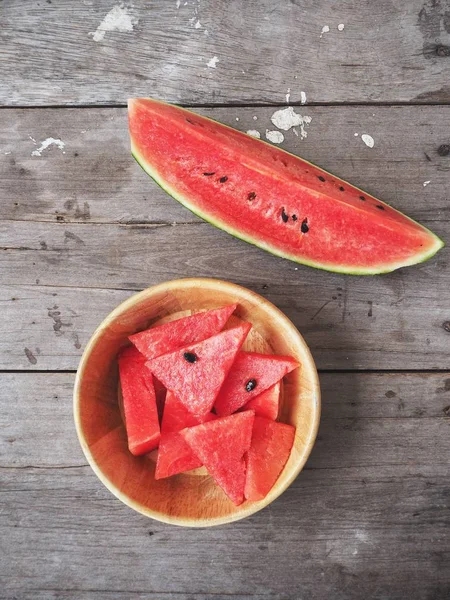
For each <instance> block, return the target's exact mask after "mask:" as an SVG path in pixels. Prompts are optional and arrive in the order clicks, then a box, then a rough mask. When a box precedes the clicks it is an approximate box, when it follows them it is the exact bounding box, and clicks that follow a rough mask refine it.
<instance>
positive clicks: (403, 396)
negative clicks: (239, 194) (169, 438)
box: [0, 0, 450, 600]
mask: <svg viewBox="0 0 450 600" xmlns="http://www.w3.org/2000/svg"><path fill="white" fill-rule="evenodd" d="M111 11H112V12H111ZM107 15H109V16H107ZM342 24H343V25H344V28H343V29H342ZM339 25H341V26H340V27H338V26H339ZM327 27H328V28H329V31H326V29H327ZM324 28H325V29H324ZM106 29H108V30H107V31H106ZM0 39H1V46H0V53H1V62H0V70H1V83H0V103H1V109H0V197H1V202H0V236H1V240H2V241H1V243H0V250H1V251H0V261H1V264H0V301H1V309H2V313H1V324H2V326H1V336H0V369H1V372H0V403H1V405H0V477H1V481H0V492H1V495H0V499H1V505H0V545H1V551H0V598H2V599H3V600H7V599H8V600H13V599H15V600H47V599H48V600H57V599H58V600H59V599H64V600H66V599H67V600H69V599H70V600H91V599H92V600H124V599H128V598H130V599H136V600H137V599H140V600H144V599H145V600H147V599H148V600H192V599H199V600H207V599H208V600H209V599H214V600H218V599H221V598H224V599H229V600H230V599H233V600H266V599H267V600H300V599H302V600H305V599H308V600H310V599H312V600H322V599H327V598H333V599H334V600H347V599H351V600H359V599H363V598H364V599H374V600H404V599H405V598H409V599H412V600H444V599H448V598H449V597H450V570H449V564H450V529H449V525H450V511H449V505H450V480H449V476H450V466H449V463H450V437H449V433H450V429H449V424H450V418H449V417H450V363H449V358H450V261H449V258H450V257H449V250H448V248H444V249H443V250H442V251H441V252H440V253H439V254H438V255H437V256H436V257H435V258H433V259H432V260H431V261H430V262H428V263H425V264H422V265H418V266H416V267H412V268H408V269H404V270H401V271H398V272H396V273H393V274H390V275H385V276H380V277H373V278H364V277H345V276H343V275H336V274H331V273H325V272H319V271H315V270H313V269H309V268H307V267H302V266H300V265H294V264H293V263H289V262H287V261H283V260H281V259H278V258H275V257H272V256H270V255H268V254H265V253H264V252H263V251H261V250H259V249H256V248H254V247H252V246H249V245H246V244H245V243H243V242H241V241H239V240H235V239H233V238H231V237H230V236H228V235H227V234H225V233H223V232H221V231H218V230H216V229H214V228H213V227H211V226H210V225H208V224H206V223H203V222H201V221H199V219H197V218H196V217H195V216H193V215H192V214H190V213H189V212H187V211H186V210H185V209H183V208H182V207H181V206H180V205H178V204H177V203H176V202H175V201H173V200H172V199H171V198H169V197H168V196H167V195H166V194H165V193H163V192H162V191H161V190H159V189H158V188H157V187H156V186H155V185H154V184H153V183H152V182H151V181H150V180H149V178H148V177H146V176H145V174H144V173H143V172H142V171H141V170H140V168H139V167H138V166H137V165H136V164H135V163H134V161H133V160H132V159H131V156H130V154H129V143H128V139H127V122H126V108H125V103H126V99H127V97H130V96H140V95H151V96H155V97H159V98H162V99H165V100H169V101H173V102H178V103H181V104H183V105H185V106H191V107H194V108H195V110H198V111H199V112H201V113H203V114H208V115H211V116H213V117H214V118H216V119H218V120H220V121H223V122H225V123H228V124H230V125H232V126H235V127H237V128H239V129H242V130H243V131H247V130H249V129H256V130H258V131H259V132H260V133H261V135H262V137H264V134H265V131H266V129H269V130H273V129H275V127H274V126H273V125H272V123H271V121H270V117H271V116H272V114H273V113H274V112H275V110H277V109H279V108H281V107H283V106H286V104H287V103H288V102H289V103H290V104H292V105H294V106H295V107H296V108H295V110H296V111H297V112H299V113H300V114H302V115H303V116H310V117H311V119H312V120H311V122H310V124H309V125H308V126H307V127H306V128H305V131H306V133H307V137H305V138H302V137H301V136H296V135H295V134H294V132H293V131H292V130H290V131H287V132H284V135H285V141H284V142H283V144H282V147H283V148H285V149H287V150H290V151H292V152H294V153H297V154H300V155H302V156H304V157H305V158H308V159H311V160H313V161H314V162H316V163H318V164H319V165H321V166H323V167H325V168H326V169H329V170H331V171H333V172H335V173H336V174H338V175H340V176H342V177H344V178H347V179H349V180H350V181H351V182H353V183H355V184H357V185H358V186H361V187H363V188H365V189H367V190H368V191H369V192H371V193H373V194H376V195H378V196H380V197H381V198H382V199H384V200H387V201H388V202H392V204H393V205H394V206H395V207H396V208H399V209H401V210H403V211H405V212H406V213H407V214H409V215H410V216H411V217H413V218H416V219H418V220H420V221H421V222H422V223H424V224H425V225H428V226H429V227H430V228H432V229H433V230H434V231H435V232H436V233H437V234H439V235H440V236H441V237H442V238H443V239H444V240H447V242H449V240H450V210H449V206H450V198H449V189H450V187H449V184H450V178H449V174H450V4H449V0H408V1H407V2H405V1H402V0H379V1H377V2H374V1H373V0H372V1H371V0H362V1H359V2H358V1H356V0H345V1H343V2H334V1H332V0H322V1H321V2H311V1H308V0H291V1H288V0H278V1H277V2H271V1H270V0H259V1H257V0H247V1H246V2H244V1H239V0H229V1H219V0H215V1H214V0H187V1H186V0H179V1H177V0H152V1H151V2H150V1H149V2H145V1H143V0H134V1H133V2H132V3H131V2H130V3H125V4H119V3H115V0H83V1H81V0H80V1H75V0H30V1H26V0H3V1H2V2H0ZM305 100H306V104H305V105H302V102H303V103H304V102H305ZM363 133H367V134H370V135H371V136H372V137H373V139H374V142H375V144H374V147H373V148H369V147H367V146H366V145H365V144H364V143H363V141H362V139H361V134H363ZM355 134H358V135H355ZM50 138H53V139H54V140H58V143H59V146H60V147H58V145H55V144H51V145H49V146H48V147H47V148H42V143H43V142H44V141H45V140H47V141H48V140H49V139H50ZM44 145H45V144H44ZM33 153H34V154H33ZM202 275H204V276H213V277H219V278H224V279H228V280H231V281H234V282H237V283H240V284H243V285H245V286H247V287H249V288H251V289H254V290H256V291H258V292H259V293H261V294H263V295H264V296H266V297H267V298H269V299H270V300H272V301H273V302H274V303H275V304H276V305H277V306H279V307H280V308H281V309H282V310H284V311H285V312H286V313H287V314H288V315H289V317H291V318H292V320H293V321H294V322H295V323H296V325H297V326H298V327H299V329H300V331H301V332H302V333H303V335H304V336H305V338H306V340H307V342H308V343H309V344H310V346H311V349H312V351H313V354H314V356H315V358H316V361H317V364H318V367H319V369H320V373H321V374H320V377H321V384H322V387H323V419H322V423H321V427H320V432H319V438H318V441H317V445H316V447H315V449H314V451H313V453H312V455H311V458H310V460H309V461H308V463H307V466H306V468H305V470H304V471H303V472H302V473H301V475H300V476H299V477H298V479H297V480H296V482H295V483H294V484H293V486H292V487H291V488H290V489H289V490H288V491H287V492H286V493H285V494H284V495H283V496H282V497H281V498H280V499H279V500H277V501H276V502H275V503H274V504H273V505H271V506H270V507H269V508H268V509H266V510H264V511H262V512H261V513H259V514H257V515H254V516H252V517H251V518H249V519H246V520H244V521H241V522H238V523H235V524H233V525H229V526H225V527H218V528H213V529H211V530H201V531H199V530H189V529H182V528H176V527H170V526H167V525H163V524H160V523H157V522H153V521H151V520H148V519H146V518H144V517H142V516H140V515H138V514H137V513H134V512H133V511H131V510H130V509H128V508H127V507H125V506H123V505H122V504H121V503H120V502H119V501H118V500H116V499H115V498H113V497H112V496H111V495H110V494H109V492H107V491H106V489H105V488H103V486H102V485H101V483H100V482H99V481H98V480H97V479H96V477H95V475H94V474H93V473H92V472H91V470H90V468H89V467H88V466H87V465H86V461H85V459H84V456H83V454H82V452H81V450H80V448H79V445H78V442H77V440H76V436H75V431H74V426H73V422H72V411H71V394H72V386H73V381H74V372H75V370H76V367H77V363H78V360H79V358H80V355H81V352H82V350H83V348H84V346H85V344H86V342H87V340H88V339H89V337H90V335H91V333H92V331H93V329H94V328H95V326H96V325H97V324H98V323H99V322H100V320H101V319H102V318H103V317H104V316H105V315H106V314H107V313H108V312H109V311H110V310H111V309H112V308H113V307H115V306H116V305H117V304H118V303H119V302H121V301H122V300H123V299H125V298H127V297H128V296H130V295H131V294H133V293H134V292H135V291H136V290H140V289H142V288H144V287H147V286H148V285H152V284H154V283H158V282H161V281H165V280H167V279H172V278H177V277H183V276H202Z"/></svg>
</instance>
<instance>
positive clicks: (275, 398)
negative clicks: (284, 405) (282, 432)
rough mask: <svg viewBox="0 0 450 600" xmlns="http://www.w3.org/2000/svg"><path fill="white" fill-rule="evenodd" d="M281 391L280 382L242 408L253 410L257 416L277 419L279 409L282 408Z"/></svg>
mask: <svg viewBox="0 0 450 600" xmlns="http://www.w3.org/2000/svg"><path fill="white" fill-rule="evenodd" d="M280 391H281V383H280V382H278V383H276V384H275V385H273V386H272V387H271V388H269V389H268V390H266V391H265V392H263V393H262V394H259V396H256V397H255V398H253V400H250V401H249V402H247V404H246V405H245V406H244V407H243V408H242V410H253V411H254V412H255V415H256V416H257V417H265V418H266V419H271V420H272V421H276V420H277V417H278V411H279V408H280Z"/></svg>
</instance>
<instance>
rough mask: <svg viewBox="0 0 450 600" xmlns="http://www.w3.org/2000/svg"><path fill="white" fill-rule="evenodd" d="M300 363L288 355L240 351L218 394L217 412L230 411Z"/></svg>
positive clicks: (229, 412)
mask: <svg viewBox="0 0 450 600" xmlns="http://www.w3.org/2000/svg"><path fill="white" fill-rule="evenodd" d="M297 367H298V363H297V362H296V361H295V360H294V359H293V358H291V357H289V356H277V355H274V354H258V353H256V352H241V353H240V354H239V355H238V357H237V359H236V362H235V363H234V365H233V368H232V369H231V371H230V373H229V375H228V377H227V378H226V379H225V381H224V384H223V386H222V388H221V389H220V392H219V395H218V396H217V400H216V402H215V404H214V408H215V409H216V412H217V414H218V415H219V416H220V417H223V416H226V415H231V414H232V413H234V412H235V411H236V410H238V409H239V408H241V407H242V406H244V404H247V402H248V401H249V400H252V399H253V398H255V397H256V396H258V395H259V394H261V392H264V391H265V390H267V389H268V388H269V387H272V386H273V385H274V384H275V383H277V381H280V379H282V378H283V377H284V375H286V374H287V373H290V372H291V371H293V370H294V369H296V368H297Z"/></svg>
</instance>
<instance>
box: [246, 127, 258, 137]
mask: <svg viewBox="0 0 450 600" xmlns="http://www.w3.org/2000/svg"><path fill="white" fill-rule="evenodd" d="M247 135H251V136H252V137H255V138H258V139H259V138H260V137H261V134H260V133H259V131H257V130H256V129H247Z"/></svg>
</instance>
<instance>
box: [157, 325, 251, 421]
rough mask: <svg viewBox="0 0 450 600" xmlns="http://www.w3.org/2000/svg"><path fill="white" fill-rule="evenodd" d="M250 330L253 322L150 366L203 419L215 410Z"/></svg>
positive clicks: (215, 336)
mask: <svg viewBox="0 0 450 600" xmlns="http://www.w3.org/2000/svg"><path fill="white" fill-rule="evenodd" d="M250 329H251V325H250V323H242V325H239V326H238V327H233V328H232V329H228V330H227V331H223V332H222V333H219V334H217V335H214V336H213V337H210V338H208V339H207V340H204V341H202V342H198V343H197V344H193V345H190V346H186V347H184V348H181V349H179V350H175V351H174V352H170V353H169V354H164V355H163V356H160V357H158V358H154V359H153V360H150V361H149V362H147V363H146V364H147V366H148V368H149V369H150V370H151V372H152V373H153V374H154V375H155V376H156V377H157V378H158V379H159V380H160V381H162V383H163V384H164V385H165V386H166V388H167V389H169V390H171V391H172V392H173V393H174V394H175V395H176V396H177V398H179V400H180V401H181V402H182V403H183V404H184V406H185V407H186V408H187V409H188V410H189V412H191V413H192V414H193V415H194V416H196V417H197V418H201V417H203V416H204V415H206V414H207V413H209V412H210V411H211V408H212V406H213V404H214V401H215V399H216V397H217V394H218V393H219V390H220V388H221V386H222V384H223V382H224V380H225V377H226V376H227V375H228V372H229V370H230V368H231V366H232V364H233V362H234V360H235V358H236V355H237V353H238V352H239V349H240V348H241V346H242V344H243V343H244V340H245V338H246V337H247V334H248V332H249V331H250Z"/></svg>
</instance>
